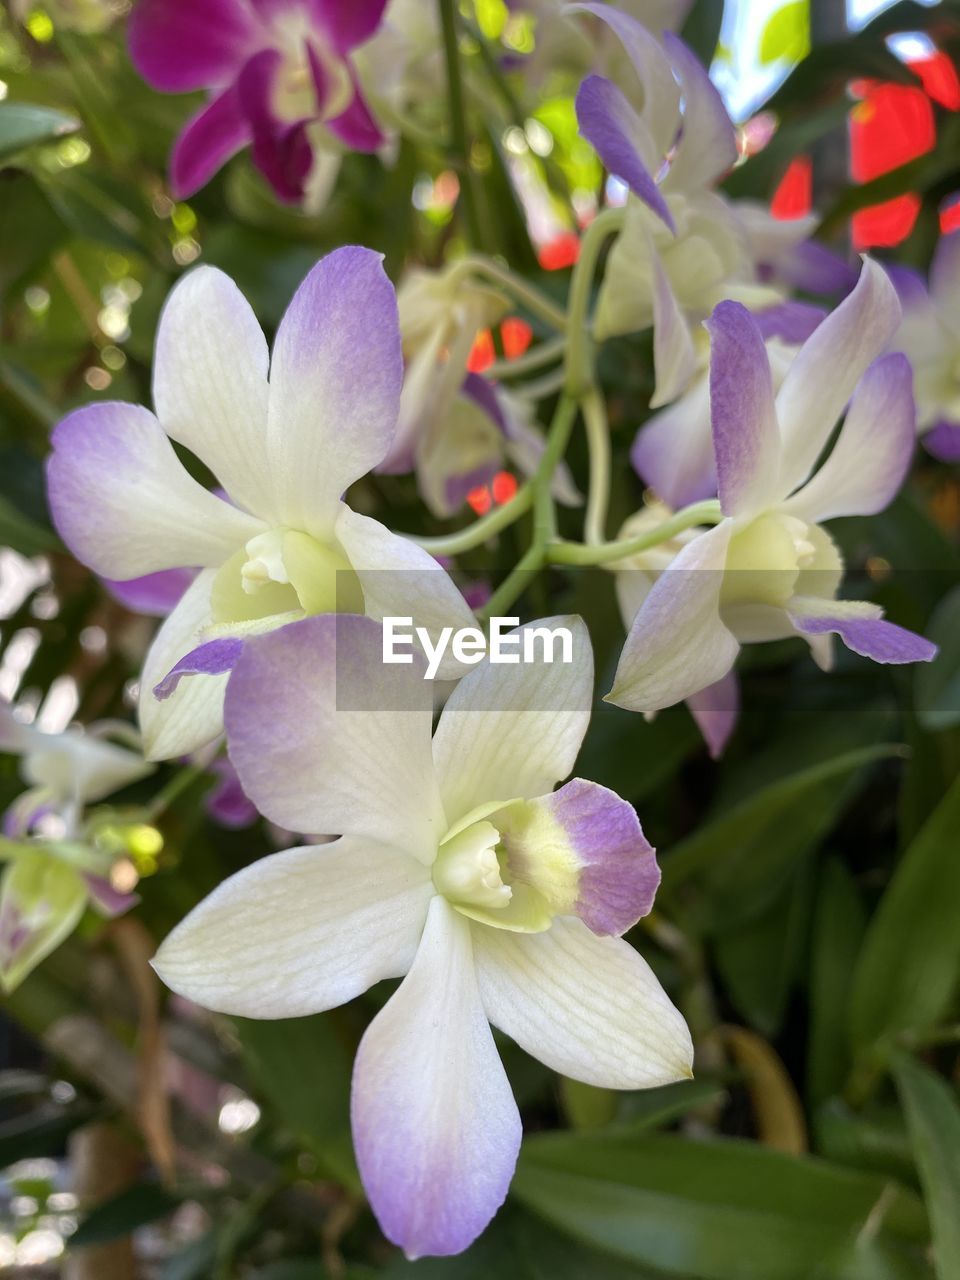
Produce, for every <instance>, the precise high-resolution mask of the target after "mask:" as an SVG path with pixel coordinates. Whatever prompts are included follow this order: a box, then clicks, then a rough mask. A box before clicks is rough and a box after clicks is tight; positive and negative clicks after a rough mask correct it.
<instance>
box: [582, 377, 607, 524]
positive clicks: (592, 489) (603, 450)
mask: <svg viewBox="0 0 960 1280" xmlns="http://www.w3.org/2000/svg"><path fill="white" fill-rule="evenodd" d="M580 403H581V407H582V409H583V423H584V426H585V428H586V434H587V449H588V450H589V454H590V481H589V486H588V489H587V510H586V514H585V515H584V520H583V537H584V541H585V542H587V543H588V544H590V545H592V546H599V545H600V544H601V543H602V542H603V540H604V530H605V529H606V527H607V509H608V507H609V504H610V426H609V424H608V422H607V410H606V406H605V405H604V403H603V396H601V395H600V392H599V391H598V390H597V389H596V387H591V388H590V390H589V391H588V392H587V394H586V395H585V396H584V397H583V399H582V401H581V402H580Z"/></svg>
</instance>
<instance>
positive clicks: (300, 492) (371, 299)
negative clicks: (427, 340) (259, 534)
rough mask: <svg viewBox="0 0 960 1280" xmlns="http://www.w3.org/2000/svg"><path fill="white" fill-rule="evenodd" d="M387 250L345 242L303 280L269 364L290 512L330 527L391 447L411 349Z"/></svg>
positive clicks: (289, 517) (277, 456) (285, 509)
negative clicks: (351, 490)
mask: <svg viewBox="0 0 960 1280" xmlns="http://www.w3.org/2000/svg"><path fill="white" fill-rule="evenodd" d="M381 262H382V259H381V256H380V255H379V254H376V253H373V252H372V251H371V250H369V249H358V248H354V247H348V248H345V249H337V250H335V251H334V252H333V253H331V254H328V256H327V257H326V258H324V259H323V260H322V261H321V262H319V263H318V264H317V265H316V266H315V267H314V268H313V270H312V271H311V272H310V274H309V275H308V276H307V278H306V280H304V282H303V284H302V285H301V286H300V288H299V289H298V290H297V292H296V295H295V296H294V299H293V301H292V302H291V304H290V306H289V307H288V309H287V312H286V315H285V316H284V317H283V319H282V320H281V322H280V328H279V330H278V331H277V338H276V342H275V344H274V348H273V363H272V365H271V369H270V409H269V426H268V449H269V454H270V459H271V467H272V470H273V472H274V476H275V482H276V489H277V502H278V506H279V508H280V510H281V512H282V514H283V517H284V519H285V521H286V522H287V523H288V524H291V525H293V526H294V527H296V528H299V529H303V530H305V531H306V532H307V533H311V534H314V535H318V536H322V535H323V534H325V533H327V532H328V531H329V529H330V528H331V526H332V523H333V520H334V519H335V517H336V515H337V503H338V500H339V498H340V495H341V494H342V493H343V491H344V490H345V489H346V488H347V486H348V485H350V484H352V483H353V482H354V480H357V479H359V478H360V476H362V475H365V474H366V472H367V471H369V470H370V469H371V468H372V467H374V466H376V464H377V463H378V462H380V461H381V460H382V459H383V458H384V457H385V456H386V453H387V450H388V449H389V447H390V442H391V440H392V438H393V433H394V431H395V429H396V425H397V414H398V412H399V407H400V387H401V383H402V381H403V358H402V355H401V350H400V329H399V322H398V319H397V303H396V296H395V294H394V291H393V286H392V285H391V284H390V281H389V280H388V279H387V277H386V274H385V273H384V270H383V266H382V265H381Z"/></svg>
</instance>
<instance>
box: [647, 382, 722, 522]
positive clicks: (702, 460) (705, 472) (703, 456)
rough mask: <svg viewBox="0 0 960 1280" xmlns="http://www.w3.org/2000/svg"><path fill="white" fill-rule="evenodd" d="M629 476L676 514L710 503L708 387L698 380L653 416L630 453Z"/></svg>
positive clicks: (713, 483)
mask: <svg viewBox="0 0 960 1280" xmlns="http://www.w3.org/2000/svg"><path fill="white" fill-rule="evenodd" d="M630 460H631V462H632V463H633V467H634V470H635V471H636V473H637V475H638V476H639V477H640V479H641V480H642V481H643V482H644V484H646V485H649V487H650V488H651V489H652V490H653V491H654V493H655V494H656V495H657V497H658V498H662V499H663V501H664V502H666V503H667V504H668V506H671V507H673V508H675V509H677V508H679V507H685V506H687V505H688V504H689V503H691V502H700V501H701V500H702V499H703V498H711V497H713V495H714V494H715V493H716V492H717V469H716V465H715V463H714V459H713V440H712V438H711V435H710V385H709V381H708V379H707V378H706V377H702V378H699V379H698V380H697V381H696V382H695V383H694V385H693V386H692V387H691V388H690V390H689V391H688V392H687V394H686V395H684V396H682V397H681V398H680V399H679V400H678V401H677V402H676V403H675V404H671V405H668V406H667V407H666V408H665V409H661V410H660V411H659V413H655V414H653V416H652V417H651V418H649V419H648V421H647V422H646V423H644V425H643V426H642V427H641V428H640V430H639V431H638V432H637V438H636V439H635V440H634V442H633V447H632V448H631V450H630Z"/></svg>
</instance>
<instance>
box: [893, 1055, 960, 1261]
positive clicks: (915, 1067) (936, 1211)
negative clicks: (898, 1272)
mask: <svg viewBox="0 0 960 1280" xmlns="http://www.w3.org/2000/svg"><path fill="white" fill-rule="evenodd" d="M894 1075H895V1076H896V1081H897V1088H898V1089H899V1091H900V1097H901V1099H902V1100H903V1106H904V1109H905V1111H906V1113H907V1125H908V1126H909V1129H910V1137H911V1140H912V1142H913V1149H914V1151H915V1153H916V1157H917V1169H918V1171H919V1173H920V1182H921V1183H922V1185H923V1191H924V1195H925V1197H926V1201H927V1207H928V1209H929V1211H930V1226H931V1230H932V1232H933V1259H934V1266H935V1268H936V1272H937V1276H938V1277H939V1280H957V1277H958V1276H960V1104H958V1102H957V1093H956V1089H953V1088H951V1087H950V1086H949V1085H948V1084H947V1083H946V1081H945V1080H941V1078H940V1077H939V1076H938V1075H935V1074H934V1072H932V1071H931V1070H930V1069H929V1068H928V1067H924V1066H921V1064H920V1063H919V1062H916V1061H915V1060H914V1059H913V1058H911V1057H910V1055H909V1054H907V1053H902V1052H900V1053H898V1054H897V1055H896V1057H895V1059H894Z"/></svg>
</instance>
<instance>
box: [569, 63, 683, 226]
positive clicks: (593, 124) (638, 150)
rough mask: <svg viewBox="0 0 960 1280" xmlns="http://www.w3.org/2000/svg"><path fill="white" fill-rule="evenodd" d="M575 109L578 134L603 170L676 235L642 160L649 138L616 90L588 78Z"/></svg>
mask: <svg viewBox="0 0 960 1280" xmlns="http://www.w3.org/2000/svg"><path fill="white" fill-rule="evenodd" d="M576 107H577V121H578V123H579V125H580V132H581V134H582V135H583V137H584V138H586V140H587V141H588V142H589V143H590V145H591V146H592V147H593V149H594V151H596V153H597V155H598V156H599V157H600V159H601V161H602V162H603V164H604V165H605V166H606V168H607V169H609V170H610V172H611V173H613V174H615V175H616V176H617V177H618V178H621V179H622V180H623V181H624V182H625V183H626V184H627V186H628V187H629V188H630V190H631V191H632V192H633V193H634V195H636V196H638V197H639V198H640V199H641V200H642V201H643V202H644V204H646V205H648V206H649V207H650V208H651V209H652V210H653V212H654V213H655V214H657V216H658V217H660V218H662V219H663V221H664V222H665V223H666V225H667V226H668V227H669V228H670V230H671V231H675V230H676V225H675V223H674V221H673V214H672V213H671V212H670V210H669V208H668V207H667V202H666V201H665V200H664V198H663V196H662V195H661V194H660V190H659V188H658V187H657V184H656V182H655V181H654V179H653V178H652V177H651V175H650V173H649V171H648V169H647V166H646V165H645V164H644V161H643V160H642V159H641V156H642V155H643V154H644V152H646V153H647V154H649V152H650V151H651V149H652V143H651V141H650V136H649V134H648V133H647V129H646V126H645V125H644V123H643V121H642V120H641V119H640V117H639V116H638V115H637V113H636V111H635V110H634V109H633V107H632V106H631V105H630V103H629V102H628V101H627V99H626V98H625V97H624V95H623V94H622V93H621V92H620V90H619V89H618V88H617V86H616V85H615V84H613V83H612V82H611V81H610V80H607V79H606V78H605V77H604V76H587V78H586V79H585V80H584V81H583V83H582V84H581V85H580V88H579V89H578V90H577V100H576Z"/></svg>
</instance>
